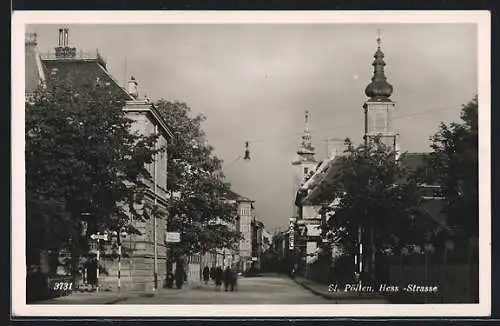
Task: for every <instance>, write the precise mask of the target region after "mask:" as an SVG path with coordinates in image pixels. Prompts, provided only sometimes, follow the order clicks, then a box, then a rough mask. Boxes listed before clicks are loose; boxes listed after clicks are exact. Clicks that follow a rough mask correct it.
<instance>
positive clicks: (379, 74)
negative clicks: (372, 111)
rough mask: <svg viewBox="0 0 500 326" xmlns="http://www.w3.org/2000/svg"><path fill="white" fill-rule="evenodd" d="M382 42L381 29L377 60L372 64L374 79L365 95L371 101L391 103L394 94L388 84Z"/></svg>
mask: <svg viewBox="0 0 500 326" xmlns="http://www.w3.org/2000/svg"><path fill="white" fill-rule="evenodd" d="M381 45H382V40H381V38H380V29H378V30H377V51H375V54H374V55H373V57H374V58H375V60H374V61H373V63H372V66H373V77H372V81H371V83H370V84H368V86H366V89H365V94H366V96H368V97H369V98H370V101H376V102H390V101H391V100H390V98H389V97H390V96H391V94H392V90H393V88H392V85H391V84H389V83H388V82H387V77H386V76H385V71H384V67H385V61H384V52H382V49H381Z"/></svg>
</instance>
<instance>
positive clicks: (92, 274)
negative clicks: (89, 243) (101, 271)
mask: <svg viewBox="0 0 500 326" xmlns="http://www.w3.org/2000/svg"><path fill="white" fill-rule="evenodd" d="M97 268H99V266H98V263H97V258H95V257H92V258H91V259H90V261H89V262H88V265H87V282H88V284H90V286H91V288H92V290H95V289H97V286H98V284H97V283H98V279H97Z"/></svg>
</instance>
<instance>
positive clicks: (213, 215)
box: [156, 100, 240, 256]
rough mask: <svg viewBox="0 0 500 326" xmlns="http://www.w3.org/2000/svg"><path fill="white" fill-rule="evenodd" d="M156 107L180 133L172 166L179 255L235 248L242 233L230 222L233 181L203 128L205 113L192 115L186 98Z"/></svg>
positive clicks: (172, 208)
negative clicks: (228, 179)
mask: <svg viewBox="0 0 500 326" xmlns="http://www.w3.org/2000/svg"><path fill="white" fill-rule="evenodd" d="M156 107H157V109H158V111H159V112H160V114H161V115H162V117H163V118H164V119H165V121H166V122H167V124H168V125H169V126H170V127H171V128H172V130H174V132H175V134H176V137H175V139H174V141H173V142H172V143H171V144H169V145H168V146H169V147H168V153H169V156H168V171H167V172H168V185H167V188H168V190H169V192H170V194H171V196H170V204H169V206H170V212H169V213H170V219H169V228H170V229H171V230H178V231H181V233H182V236H181V243H180V244H176V245H175V246H174V256H177V255H181V254H189V253H193V252H208V251H210V250H212V249H215V248H225V247H226V248H230V247H231V246H232V245H233V244H235V243H236V242H237V241H238V240H239V235H240V233H239V232H238V231H234V230H232V229H231V228H230V227H229V226H228V225H229V224H230V223H233V222H234V218H235V217H236V207H235V205H232V204H229V203H228V201H227V200H226V199H227V197H228V193H229V191H230V185H229V183H227V182H225V181H224V174H223V173H222V161H221V160H220V159H219V158H217V157H216V156H215V155H214V154H213V147H212V146H210V145H208V144H207V142H206V137H205V133H204V132H203V130H202V128H201V123H202V122H203V121H205V117H204V116H203V115H201V114H200V115H197V116H195V117H193V118H192V117H190V116H189V114H190V112H191V109H190V108H189V107H188V106H187V105H186V104H185V103H180V102H168V101H166V100H160V101H158V102H157V103H156Z"/></svg>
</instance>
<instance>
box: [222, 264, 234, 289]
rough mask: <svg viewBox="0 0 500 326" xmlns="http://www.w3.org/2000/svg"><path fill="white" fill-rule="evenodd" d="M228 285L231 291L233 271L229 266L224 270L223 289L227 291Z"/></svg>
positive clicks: (232, 287)
mask: <svg viewBox="0 0 500 326" xmlns="http://www.w3.org/2000/svg"><path fill="white" fill-rule="evenodd" d="M228 287H230V288H231V292H233V291H234V281H233V271H232V270H231V268H230V267H229V266H227V267H226V269H225V271H224V291H225V292H227V289H228Z"/></svg>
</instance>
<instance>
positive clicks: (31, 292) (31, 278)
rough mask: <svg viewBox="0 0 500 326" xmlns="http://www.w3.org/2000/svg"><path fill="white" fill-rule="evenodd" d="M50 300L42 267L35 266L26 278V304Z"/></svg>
mask: <svg viewBox="0 0 500 326" xmlns="http://www.w3.org/2000/svg"><path fill="white" fill-rule="evenodd" d="M44 299H49V287H48V284H47V279H46V277H45V275H44V274H43V273H42V271H41V270H40V267H39V266H37V265H35V264H33V265H31V266H30V269H29V270H28V273H27V276H26V302H27V303H31V302H36V301H39V300H44Z"/></svg>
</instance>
